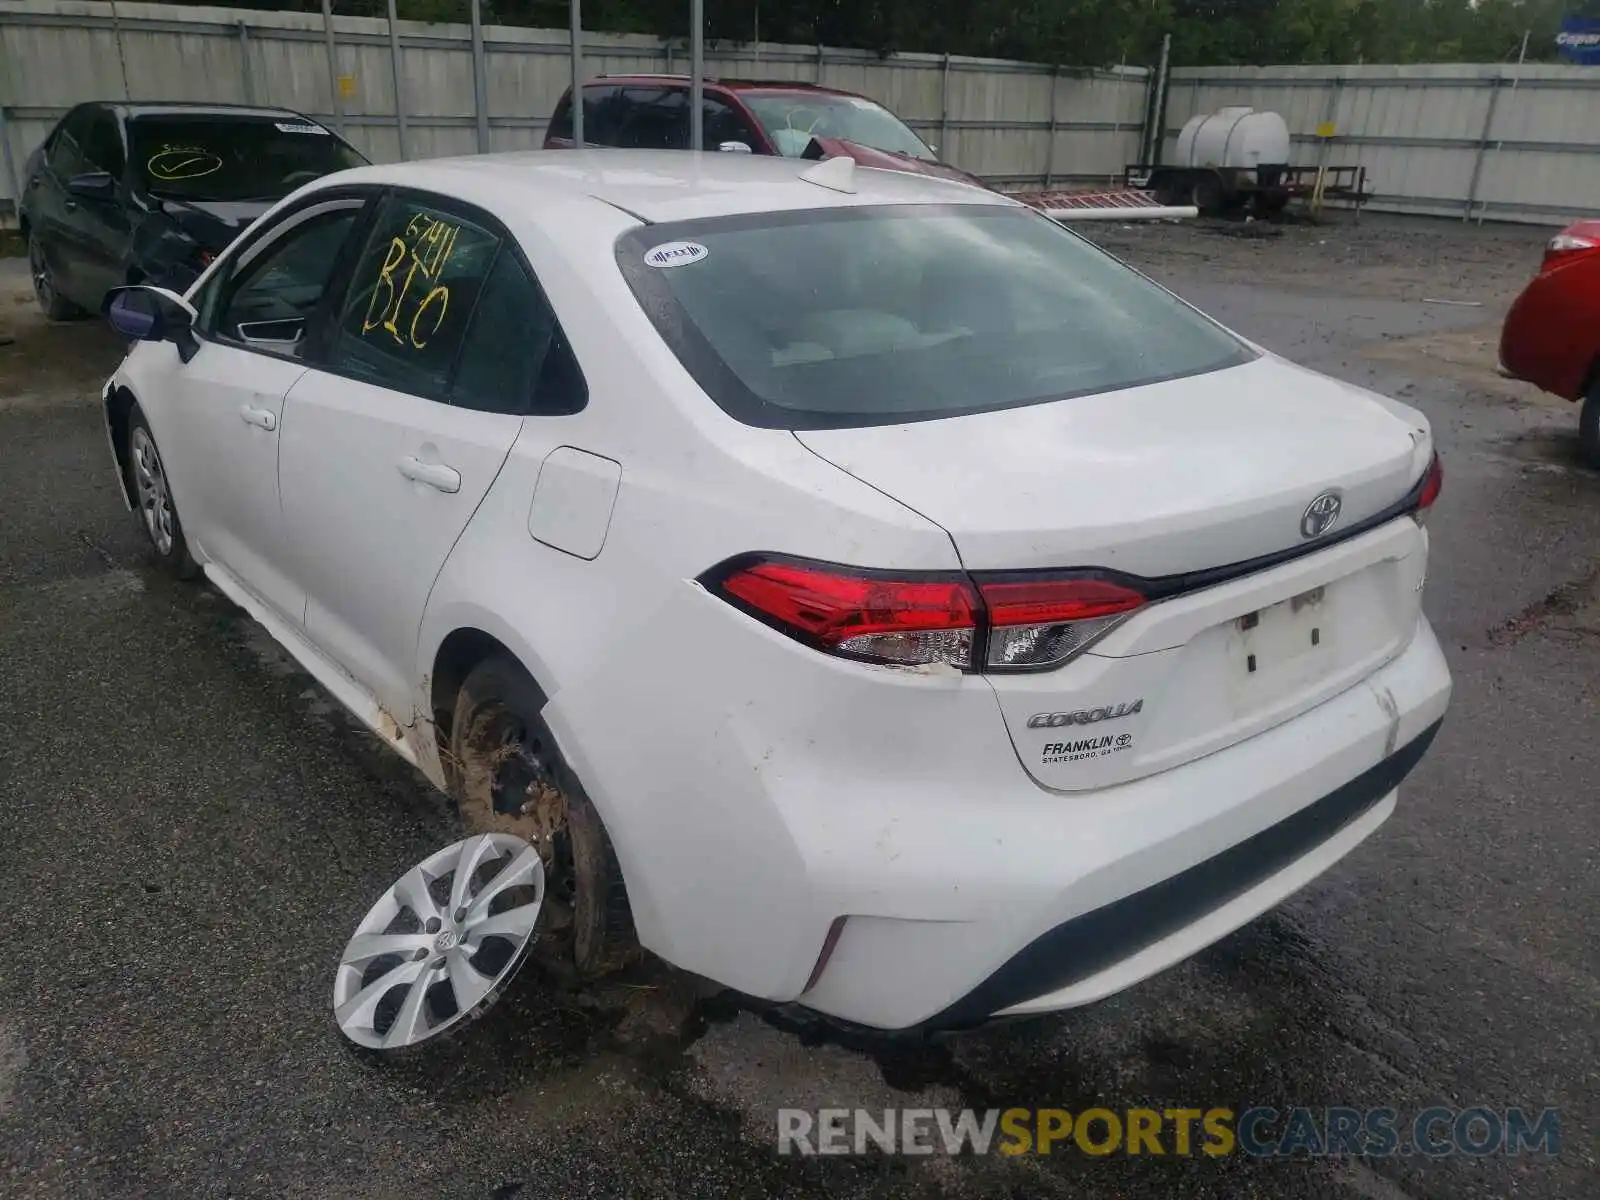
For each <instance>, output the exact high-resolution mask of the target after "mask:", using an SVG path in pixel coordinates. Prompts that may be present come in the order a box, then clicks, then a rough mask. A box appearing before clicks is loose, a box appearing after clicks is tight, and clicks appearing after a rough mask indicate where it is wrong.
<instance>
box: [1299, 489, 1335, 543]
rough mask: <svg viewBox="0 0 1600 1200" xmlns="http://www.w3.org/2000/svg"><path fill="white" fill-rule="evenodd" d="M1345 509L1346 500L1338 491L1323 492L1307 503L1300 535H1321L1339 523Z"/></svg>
mask: <svg viewBox="0 0 1600 1200" xmlns="http://www.w3.org/2000/svg"><path fill="white" fill-rule="evenodd" d="M1343 510H1344V500H1343V498H1341V497H1340V495H1339V493H1338V492H1323V493H1322V494H1321V495H1320V496H1318V497H1317V498H1316V499H1315V500H1313V501H1312V502H1311V503H1310V504H1308V505H1306V511H1305V514H1304V515H1303V516H1302V517H1301V518H1300V536H1301V537H1306V538H1314V537H1321V536H1322V535H1323V534H1325V533H1327V532H1328V530H1330V529H1332V528H1333V527H1334V526H1335V525H1337V524H1338V523H1339V514H1340V512H1342V511H1343Z"/></svg>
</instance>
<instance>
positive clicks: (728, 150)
mask: <svg viewBox="0 0 1600 1200" xmlns="http://www.w3.org/2000/svg"><path fill="white" fill-rule="evenodd" d="M717 149H718V150H720V151H722V152H723V153H724V154H754V153H755V151H754V150H752V149H751V148H750V147H749V146H747V145H746V144H745V143H744V142H723V143H722V144H721V145H720V146H718V147H717Z"/></svg>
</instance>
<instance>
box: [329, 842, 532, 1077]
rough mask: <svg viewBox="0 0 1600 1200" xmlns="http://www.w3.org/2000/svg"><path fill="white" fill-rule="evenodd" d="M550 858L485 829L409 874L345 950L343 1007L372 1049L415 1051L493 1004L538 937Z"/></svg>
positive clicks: (347, 1022) (343, 1024) (353, 1032)
mask: <svg viewBox="0 0 1600 1200" xmlns="http://www.w3.org/2000/svg"><path fill="white" fill-rule="evenodd" d="M543 903H544V865H543V864H542V863H541V862H540V861H539V854H538V852H537V851H536V850H534V849H533V847H531V846H529V845H528V843H527V842H524V841H523V840H522V839H520V838H516V837H512V836H511V835H509V834H503V833H486V834H479V835H478V836H476V837H470V838H467V839H466V840H465V841H460V842H457V843H456V844H455V845H453V846H446V847H445V848H444V849H443V850H440V851H439V852H438V853H437V854H431V855H429V856H428V857H427V858H425V859H423V861H422V862H420V863H418V864H417V865H416V866H414V867H412V868H411V869H410V870H409V871H407V872H406V873H405V874H404V875H402V876H400V878H399V879H398V880H396V881H395V882H394V884H393V885H392V886H391V887H390V888H389V889H388V890H387V891H385V892H384V894H383V895H382V896H380V897H379V898H378V902H377V903H376V904H374V905H373V906H372V908H371V909H369V910H368V912H367V915H366V916H365V917H363V918H362V920H361V923H360V924H359V925H357V926H356V931H355V936H354V937H352V938H351V939H350V941H349V943H348V944H347V945H346V946H345V948H344V953H343V954H342V955H341V956H340V958H339V970H338V973H337V974H336V976H335V977H334V983H333V1015H334V1019H335V1020H336V1021H338V1023H339V1029H340V1031H341V1032H342V1033H343V1034H344V1035H345V1037H347V1038H349V1039H350V1040H351V1041H352V1042H354V1043H355V1044H356V1045H357V1046H360V1047H362V1048H364V1049H367V1050H381V1051H398V1050H406V1049H409V1048H411V1047H413V1046H418V1045H421V1044H422V1043H424V1042H429V1041H433V1040H434V1039H436V1038H439V1037H440V1036H441V1035H443V1034H446V1033H449V1032H451V1031H453V1030H459V1029H461V1028H464V1027H465V1026H467V1025H469V1024H471V1023H472V1022H473V1021H475V1020H477V1019H479V1018H480V1017H482V1016H483V1015H484V1014H485V1013H487V1012H488V1011H489V1009H490V1008H492V1007H493V1006H494V1004H495V1002H496V1001H497V1000H498V999H499V998H500V996H501V995H502V993H503V992H504V991H505V988H506V985H507V984H508V983H510V982H511V979H512V976H514V975H515V974H516V973H517V970H518V968H520V967H521V966H522V964H523V962H524V961H525V960H526V958H527V956H528V950H529V948H530V947H531V946H532V945H533V938H534V927H535V925H536V924H537V923H538V919H539V910H540V908H541V907H542V906H543Z"/></svg>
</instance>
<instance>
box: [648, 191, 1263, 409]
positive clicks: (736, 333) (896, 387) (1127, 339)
mask: <svg viewBox="0 0 1600 1200" xmlns="http://www.w3.org/2000/svg"><path fill="white" fill-rule="evenodd" d="M686 244H687V249H686V248H685V245H686ZM617 261H618V264H619V265H620V266H621V268H622V271H623V274H624V275H625V276H626V277H627V280H628V282H629V284H630V285H631V286H632V288H633V291H634V294H635V295H636V296H637V297H638V299H639V302H640V304H641V306H642V307H643V308H644V310H645V312H646V313H647V314H648V316H649V317H650V320H651V321H652V322H653V323H654V325H655V327H656V329H657V331H658V332H659V333H660V334H661V336H662V338H663V339H664V340H665V341H666V342H667V344H668V345H670V346H671V347H672V349H673V351H674V352H675V353H676V354H677V355H678V357H679V359H680V360H681V361H682V362H683V364H684V366H685V367H686V368H687V369H688V370H689V372H690V373H691V374H692V375H694V377H695V379H696V381H697V382H698V383H699V384H700V386H701V387H702V388H703V389H704V390H705V391H706V393H707V394H708V395H709V396H711V398H712V399H713V400H715V401H716V402H717V403H718V404H719V405H720V406H721V407H722V408H723V409H725V410H726V411H727V412H728V413H730V414H731V415H732V416H734V417H735V418H737V419H739V420H741V421H744V422H746V423H748V424H752V425H761V426H766V427H771V428H781V429H818V428H829V427H839V426H853V425H891V424H898V423H901V422H905V421H917V420H928V419H932V418H937V417H947V416H955V415H958V414H962V413H973V412H984V411H987V410H991V409H1001V408H1011V407H1016V406H1019V405H1024V404H1041V403H1046V402H1049V401H1054V400H1062V399H1066V398H1068V397H1072V396H1079V395H1084V394H1088V393H1094V392H1108V391H1114V390H1117V389H1119V388H1128V387H1136V386H1139V385H1142V384H1149V383H1156V382H1160V381H1162V380H1167V379H1175V378H1179V377H1181V376H1186V375H1196V374H1200V373H1202V372H1206V371H1215V370H1219V369H1221V368H1223V367H1228V366H1234V365H1236V364H1239V363H1242V362H1245V361H1248V360H1249V359H1250V358H1251V357H1253V353H1252V352H1251V351H1250V350H1249V349H1248V348H1247V347H1246V346H1245V345H1244V344H1243V343H1241V342H1240V341H1239V340H1238V339H1237V338H1235V337H1233V336H1232V335H1231V334H1229V333H1228V332H1227V331H1226V330H1224V329H1222V328H1221V327H1220V326H1218V325H1216V324H1214V323H1213V322H1211V321H1210V320H1208V319H1207V318H1205V317H1203V316H1201V315H1200V314H1199V313H1197V312H1195V311H1194V310H1193V309H1191V308H1190V307H1188V306H1187V305H1186V304H1184V303H1183V302H1182V301H1181V300H1179V299H1177V298H1176V297H1175V296H1173V295H1172V294H1171V293H1169V292H1167V291H1165V290H1163V289H1162V288H1159V287H1157V286H1156V285H1155V284H1153V283H1151V282H1150V281H1148V280H1146V279H1144V278H1143V277H1142V276H1140V275H1138V274H1136V273H1135V272H1133V271H1131V270H1129V269H1128V268H1127V267H1124V266H1123V265H1122V264H1121V263H1119V262H1117V261H1116V260H1115V259H1113V258H1111V257H1110V256H1109V255H1107V254H1104V253H1102V252H1101V251H1100V250H1098V249H1096V248H1095V247H1094V246H1092V245H1090V244H1089V243H1088V242H1086V241H1084V240H1083V239H1081V238H1079V237H1077V236H1075V235H1073V234H1070V233H1068V232H1066V231H1065V230H1063V229H1061V228H1060V227H1059V226H1058V225H1056V224H1055V223H1054V222H1052V221H1050V220H1048V219H1046V218H1044V217H1041V216H1039V215H1038V214H1036V213H1033V212H1030V211H1028V210H1026V209H1023V208H1021V207H1019V206H1011V205H903V206H901V205H895V206H871V207H861V208H844V209H824V210H812V211H805V212H793V213H767V214H756V215H749V216H738V217H719V218H713V219H710V220H701V221H681V222H675V223H672V224H663V225H652V226H646V227H642V228H640V229H637V230H634V231H632V232H630V233H628V234H626V235H624V236H623V238H622V239H621V240H620V241H619V242H618V246H617Z"/></svg>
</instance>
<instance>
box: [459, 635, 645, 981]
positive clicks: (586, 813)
mask: <svg viewBox="0 0 1600 1200" xmlns="http://www.w3.org/2000/svg"><path fill="white" fill-rule="evenodd" d="M544 703H545V701H544V695H543V693H541V692H540V690H539V687H538V685H537V684H536V683H534V681H533V678H532V677H531V676H530V675H529V674H528V673H527V672H526V671H525V670H523V669H522V667H521V665H520V664H518V663H516V662H515V661H513V660H511V659H509V658H504V657H499V656H495V657H490V658H487V659H485V660H484V661H483V662H481V663H479V664H478V665H477V666H476V667H474V668H473V669H472V671H471V672H470V673H469V674H468V675H467V678H466V679H465V681H463V683H462V685H461V690H460V691H459V692H458V693H457V695H456V706H455V712H454V714H453V716H452V718H451V723H450V758H451V771H450V776H451V781H452V792H453V794H454V797H455V801H456V805H457V808H458V809H459V811H460V813H461V817H462V820H463V823H464V824H465V825H466V826H467V828H468V829H469V831H471V832H473V833H512V834H516V835H517V836H518V837H520V838H523V839H524V840H525V841H528V842H530V843H532V844H533V845H535V846H537V847H538V848H539V850H540V854H541V857H543V858H544V860H545V871H546V876H547V880H548V890H547V893H546V901H545V907H544V909H543V911H542V912H541V914H540V924H541V928H540V931H539V936H538V940H537V943H536V945H535V948H534V951H533V955H532V957H533V958H534V960H535V961H537V962H538V963H540V965H541V966H542V967H543V968H544V969H545V970H546V971H547V972H549V973H550V974H552V975H554V976H556V977H557V978H559V979H562V980H563V981H565V982H569V983H576V982H579V981H583V980H590V979H598V978H601V977H602V976H605V975H609V974H611V973H613V972H615V971H618V970H621V969H622V968H624V967H626V966H628V965H630V964H631V963H633V962H635V961H636V960H637V959H638V958H639V956H640V951H639V943H638V938H637V936H636V934H635V933H634V927H633V916H632V912H631V910H630V909H629V907H628V894H627V889H626V887H625V885H624V884H623V879H622V868H621V866H620V865H619V864H618V862H617V856H616V852H615V850H613V848H612V845H611V839H610V837H609V835H608V834H607V833H606V830H605V826H604V824H603V823H602V822H601V820H600V814H599V813H598V812H596V811H595V808H594V805H593V804H592V803H591V802H590V800H589V797H588V796H587V795H586V794H585V793H584V791H583V786H582V785H581V784H580V783H579V782H578V779H577V777H576V776H575V775H574V774H573V773H572V771H571V769H570V768H569V767H568V766H567V764H566V763H565V762H564V761H563V760H562V758H561V755H560V750H559V749H558V747H557V746H556V741H555V738H554V737H553V736H552V735H551V733H550V729H549V727H548V726H547V725H546V724H545V722H544V719H543V717H541V716H540V711H541V710H542V709H543V708H544ZM508 794H509V795H512V796H516V797H518V798H525V797H531V799H524V800H523V803H524V814H516V813H508V812H503V811H500V809H499V808H497V807H496V803H495V802H496V798H497V797H498V798H499V799H500V802H501V804H502V805H504V804H505V802H506V801H505V798H506V796H507V795H508ZM529 810H531V812H530V811H529Z"/></svg>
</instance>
